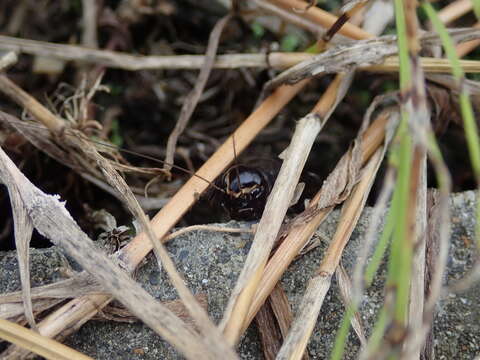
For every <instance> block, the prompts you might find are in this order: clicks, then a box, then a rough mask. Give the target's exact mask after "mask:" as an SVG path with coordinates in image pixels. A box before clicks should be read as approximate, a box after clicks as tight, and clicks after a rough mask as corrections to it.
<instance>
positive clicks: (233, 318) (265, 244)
mask: <svg viewBox="0 0 480 360" xmlns="http://www.w3.org/2000/svg"><path fill="white" fill-rule="evenodd" d="M325 121H326V119H322V118H321V117H320V116H318V115H315V114H309V115H307V116H305V117H304V118H302V119H301V120H300V121H299V122H298V123H297V126H296V128H295V133H294V134H293V137H292V140H291V142H290V145H289V148H288V151H287V154H286V157H285V160H284V161H283V164H282V167H281V169H280V173H279V174H278V176H277V179H276V181H275V185H274V186H273V189H272V191H271V193H270V195H269V197H268V201H267V204H266V206H265V210H264V212H263V215H262V218H261V220H260V222H259V224H258V227H257V230H256V234H255V238H254V240H253V244H252V247H251V249H250V252H249V253H248V257H247V259H246V260H245V264H244V267H243V269H242V272H241V273H240V275H239V278H238V280H237V283H236V286H235V288H234V289H233V291H232V294H231V296H230V300H229V304H228V305H227V309H226V310H225V313H224V317H223V319H222V323H221V325H220V326H221V327H222V328H223V329H224V334H225V337H226V339H227V341H229V342H230V343H231V344H235V343H236V342H237V341H238V338H239V337H240V335H241V330H242V327H243V323H244V321H245V317H246V315H247V313H248V309H249V307H250V304H251V301H252V299H253V296H254V295H255V292H256V290H257V286H258V282H259V281H260V278H261V275H262V273H263V269H264V266H265V264H266V262H267V260H268V255H269V254H270V251H271V249H272V247H273V244H274V242H275V239H276V237H277V234H278V231H279V230H280V226H281V225H282V222H283V218H284V217H285V214H286V213H287V209H288V207H289V206H290V203H291V200H292V197H293V195H294V192H295V188H296V186H297V184H298V180H299V178H300V173H301V172H302V169H303V166H304V164H305V162H306V160H307V157H308V154H309V153H310V149H311V147H312V145H313V142H314V141H315V138H316V137H317V135H318V133H319V132H320V130H321V129H322V127H323V125H324V124H325Z"/></svg>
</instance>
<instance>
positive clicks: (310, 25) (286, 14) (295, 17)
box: [250, 0, 325, 38]
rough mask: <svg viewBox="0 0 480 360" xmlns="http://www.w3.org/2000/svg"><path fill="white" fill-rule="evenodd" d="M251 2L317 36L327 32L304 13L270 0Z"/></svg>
mask: <svg viewBox="0 0 480 360" xmlns="http://www.w3.org/2000/svg"><path fill="white" fill-rule="evenodd" d="M250 2H251V3H253V4H255V5H256V6H258V8H259V9H261V10H263V11H265V12H268V13H269V14H271V15H275V16H278V17H279V18H280V19H283V20H285V21H286V22H288V23H290V24H292V25H295V26H298V27H299V28H303V29H305V30H307V31H309V32H311V33H312V34H314V35H315V36H316V37H317V38H320V37H321V36H322V35H323V34H324V33H325V30H324V28H323V27H321V26H319V25H318V24H316V23H315V22H312V21H310V20H308V19H305V18H304V17H303V16H302V14H297V13H295V12H292V11H289V10H285V9H283V8H281V7H278V6H275V4H272V3H270V2H269V1H268V0H251V1H250Z"/></svg>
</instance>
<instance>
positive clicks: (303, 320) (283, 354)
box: [277, 149, 384, 360]
mask: <svg viewBox="0 0 480 360" xmlns="http://www.w3.org/2000/svg"><path fill="white" fill-rule="evenodd" d="M383 153H384V150H383V149H379V150H377V152H375V154H374V155H373V156H372V158H371V159H370V160H369V161H368V163H367V165H366V166H365V169H364V172H363V173H362V179H361V180H360V182H359V183H358V184H357V185H356V186H355V188H354V190H353V192H352V194H351V197H349V199H348V200H347V201H346V202H345V204H344V205H343V207H342V213H341V215H340V220H339V224H338V226H337V230H336V232H335V235H334V237H333V239H332V242H331V243H330V245H329V247H328V250H327V252H326V254H325V257H324V259H323V260H322V264H321V265H320V267H319V269H318V271H317V272H316V275H315V276H314V277H313V278H312V279H310V280H309V282H308V285H307V290H306V291H305V294H304V297H303V299H302V302H301V304H300V308H299V310H298V313H297V317H296V318H295V320H294V322H293V324H292V326H291V328H290V331H289V333H288V336H287V338H286V339H285V342H284V343H283V345H282V348H281V349H280V352H279V354H278V356H277V359H279V360H280V359H282V360H283V359H284V360H286V359H301V357H302V355H303V353H304V352H305V349H306V346H307V344H308V340H309V339H310V335H311V333H312V331H313V328H314V326H315V324H316V322H317V318H318V314H319V312H320V309H321V307H322V304H323V300H324V298H325V295H326V294H327V291H328V289H329V288H330V283H331V278H332V275H333V273H334V272H335V269H336V268H337V266H338V264H339V262H340V257H341V255H342V251H343V248H344V247H345V245H346V244H347V242H348V239H349V238H350V235H351V233H352V231H353V229H354V228H355V225H356V223H357V221H358V219H359V217H360V214H361V212H362V210H363V207H364V205H365V201H366V199H367V196H368V193H369V189H370V187H371V185H372V183H373V180H374V179H375V175H376V172H377V170H378V167H379V166H380V162H381V160H382V158H383Z"/></svg>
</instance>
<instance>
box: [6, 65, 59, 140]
mask: <svg viewBox="0 0 480 360" xmlns="http://www.w3.org/2000/svg"><path fill="white" fill-rule="evenodd" d="M0 91H1V92H3V93H4V94H5V95H7V96H8V97H9V98H10V99H12V100H13V101H15V102H16V103H17V104H18V105H20V106H21V107H23V108H25V109H28V111H29V112H30V113H31V114H32V115H33V116H34V117H35V118H36V119H38V121H40V122H41V123H42V124H44V125H45V126H46V127H47V128H48V129H50V131H52V132H53V133H54V134H59V133H60V131H61V130H62V129H63V128H64V127H65V125H64V123H63V121H62V120H61V119H59V118H58V117H56V116H55V115H53V114H52V113H51V112H50V111H48V110H47V109H46V108H45V107H44V106H43V105H42V104H40V103H39V102H38V101H37V100H35V99H34V98H33V97H32V96H30V95H29V94H28V93H26V92H25V91H23V90H22V89H20V88H19V87H18V86H17V85H16V84H15V83H13V82H12V81H11V80H10V79H9V78H8V77H7V76H6V75H4V74H0Z"/></svg>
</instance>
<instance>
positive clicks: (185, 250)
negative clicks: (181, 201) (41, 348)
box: [0, 192, 480, 359]
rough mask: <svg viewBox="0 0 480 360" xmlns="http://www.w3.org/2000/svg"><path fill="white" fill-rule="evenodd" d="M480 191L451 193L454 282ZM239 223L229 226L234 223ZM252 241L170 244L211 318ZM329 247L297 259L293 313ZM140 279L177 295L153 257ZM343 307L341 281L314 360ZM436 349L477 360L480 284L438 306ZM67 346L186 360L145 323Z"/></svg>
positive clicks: (11, 266) (95, 324)
mask: <svg viewBox="0 0 480 360" xmlns="http://www.w3.org/2000/svg"><path fill="white" fill-rule="evenodd" d="M369 213H370V210H369V209H367V210H366V211H365V214H364V215H363V216H362V218H361V221H360V223H359V225H358V226H357V229H356V230H355V232H354V234H353V236H352V239H351V241H350V243H349V245H348V246H347V249H346V251H345V253H344V257H343V260H342V262H343V263H344V264H345V265H346V267H347V268H349V267H350V266H351V264H352V263H353V262H354V261H355V257H356V252H357V249H358V247H359V246H360V240H361V238H362V234H363V232H364V231H365V228H366V226H367V225H368V216H369ZM474 214H475V204H474V193H473V192H465V193H462V194H457V195H454V196H452V216H453V228H452V248H451V251H450V259H449V268H448V278H447V281H449V282H450V281H453V280H454V279H458V278H460V277H461V276H462V275H463V274H464V273H465V272H466V271H467V269H469V268H470V267H471V266H472V264H473V261H474V258H475V246H474V242H473V239H474V218H475V215H474ZM336 218H337V213H335V214H334V215H333V216H332V217H331V218H330V219H329V220H327V222H326V223H325V224H323V225H322V227H321V231H322V232H323V233H324V234H326V235H327V236H328V237H331V235H332V234H333V231H334V229H335V222H336ZM236 225H238V224H235V223H229V224H228V226H236ZM250 244H251V236H250V235H245V234H243V235H229V234H224V233H213V232H193V233H189V234H186V235H184V236H181V237H179V238H177V239H175V240H174V241H172V242H171V243H169V244H168V250H169V252H170V253H171V255H172V258H173V260H174V262H175V263H176V265H177V269H178V270H179V271H180V272H182V273H183V274H184V276H185V278H186V280H187V282H188V285H189V287H190V289H192V291H193V292H204V293H206V294H207V297H208V302H209V313H210V314H211V316H212V317H213V318H214V319H215V320H219V319H220V318H221V315H222V311H223V309H224V307H225V305H226V303H227V300H228V295H229V292H230V289H231V288H232V286H233V285H234V283H235V280H236V278H237V276H238V273H239V271H240V270H241V266H242V263H243V260H244V258H245V256H246V254H247V252H248V249H249V246H250ZM326 246H327V243H326V241H325V240H323V241H321V245H320V246H319V247H317V248H316V249H315V250H313V251H311V252H310V253H308V254H306V255H305V256H303V257H302V258H301V259H300V260H297V261H296V262H295V263H294V264H293V265H292V266H291V267H290V269H289V271H288V273H287V274H286V275H285V276H284V278H283V280H282V284H283V287H284V289H285V291H286V293H287V296H288V297H289V299H290V301H291V303H292V306H293V309H294V310H295V309H296V306H297V304H298V302H299V300H300V299H301V297H302V295H303V292H304V289H305V286H306V282H307V281H308V279H309V278H310V276H311V274H312V273H313V271H314V270H315V269H316V267H317V266H318V265H319V263H320V261H321V258H322V254H323V252H324V250H325V249H326ZM32 259H33V266H32V282H33V284H34V285H38V284H42V283H49V282H52V281H53V280H58V279H59V278H61V272H60V271H59V267H61V266H62V262H61V256H60V255H59V254H58V251H57V249H55V248H50V249H41V250H33V251H32ZM0 268H1V269H3V270H2V271H1V272H0V291H1V292H2V293H4V292H7V291H13V290H17V289H19V287H20V285H19V276H18V270H17V266H16V257H15V254H14V253H13V252H9V253H0ZM384 275H385V271H384V269H381V271H380V274H379V277H378V280H377V281H376V282H375V284H374V286H373V287H372V288H371V289H369V291H368V293H367V295H366V298H365V304H364V311H363V314H362V317H363V320H364V323H365V324H368V323H369V322H372V321H373V320H374V319H375V314H376V311H377V310H378V308H379V307H380V304H381V300H382V293H383V288H382V278H383V276H384ZM137 279H138V281H139V282H140V283H141V284H142V285H143V287H144V288H145V289H146V290H147V291H149V292H150V293H151V294H152V295H153V296H154V297H155V298H157V299H159V300H162V301H163V300H171V299H175V298H176V294H175V292H174V291H173V290H172V287H171V286H170V285H169V284H168V281H167V279H166V276H165V274H164V273H163V272H159V270H158V268H157V266H156V263H155V261H152V257H151V256H150V257H149V258H148V261H147V262H146V264H145V265H144V266H143V267H142V268H141V269H140V271H139V272H138V274H137ZM343 310H344V309H343V305H342V303H341V300H340V297H339V295H338V287H337V285H336V282H335V280H334V281H333V286H332V288H331V290H330V291H329V293H328V294H327V297H326V299H325V303H324V306H323V308H322V311H321V314H320V316H319V319H318V322H317V326H316V328H315V332H314V335H313V336H312V338H311V340H310V343H309V347H308V351H309V354H310V356H311V358H312V359H323V358H328V356H329V352H330V349H331V346H332V343H333V341H334V338H335V332H336V330H337V329H338V327H339V321H340V320H341V318H342V315H343ZM434 331H435V351H436V358H437V359H472V358H474V356H475V355H478V354H479V353H480V286H479V285H478V284H477V286H475V287H474V288H472V289H470V290H469V291H467V292H466V293H463V294H456V295H454V294H451V295H450V296H448V297H447V298H445V299H444V300H443V301H442V302H441V304H440V305H439V307H438V314H437V316H436V319H435V327H434ZM257 337H258V334H257V330H256V328H255V326H251V327H250V329H249V330H248V332H247V334H246V336H245V337H244V338H243V340H242V342H241V344H240V345H239V352H240V354H241V357H242V358H243V359H261V358H262V355H261V346H260V344H259V342H258V339H257ZM66 344H67V345H69V346H72V347H74V348H76V349H78V350H79V351H82V352H84V353H85V354H87V355H90V356H92V357H94V358H95V359H179V358H181V357H180V356H179V355H178V354H177V353H176V352H175V351H174V350H173V348H172V347H170V346H169V345H168V344H166V343H165V342H164V341H162V340H161V339H160V338H159V337H158V336H156V335H155V334H154V333H153V332H152V331H151V330H150V329H148V328H147V327H145V326H143V325H142V324H141V323H138V322H137V323H133V324H126V323H114V322H110V321H108V322H107V321H91V322H88V323H87V324H85V325H84V326H83V327H82V328H81V329H80V331H79V332H78V333H76V334H74V335H73V336H71V337H70V338H69V339H68V340H67V342H66ZM358 347H359V342H358V340H357V338H356V336H355V335H354V334H353V333H352V332H351V334H350V336H349V344H348V351H347V354H346V356H345V358H347V359H353V358H355V353H356V351H357V350H358Z"/></svg>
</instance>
